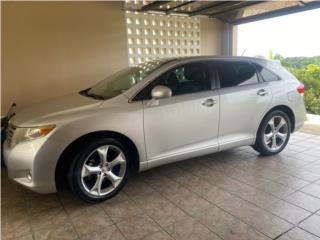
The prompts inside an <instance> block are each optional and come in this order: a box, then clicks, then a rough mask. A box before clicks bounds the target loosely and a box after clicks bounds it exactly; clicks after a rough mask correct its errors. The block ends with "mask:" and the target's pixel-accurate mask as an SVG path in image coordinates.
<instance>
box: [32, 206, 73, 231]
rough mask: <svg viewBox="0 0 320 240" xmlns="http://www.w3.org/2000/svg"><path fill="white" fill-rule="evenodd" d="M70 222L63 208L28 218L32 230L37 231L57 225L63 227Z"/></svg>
mask: <svg viewBox="0 0 320 240" xmlns="http://www.w3.org/2000/svg"><path fill="white" fill-rule="evenodd" d="M69 222H70V219H69V218H68V216H67V214H66V212H65V211H64V209H63V208H61V207H60V208H52V209H49V210H47V211H42V212H40V213H38V214H35V215H33V216H32V217H31V218H30V224H31V227H32V229H33V230H34V231H35V230H39V229H42V228H50V227H54V226H59V225H65V224H67V223H69Z"/></svg>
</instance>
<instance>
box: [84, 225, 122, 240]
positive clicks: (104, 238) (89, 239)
mask: <svg viewBox="0 0 320 240" xmlns="http://www.w3.org/2000/svg"><path fill="white" fill-rule="evenodd" d="M81 240H125V237H124V236H123V235H122V234H121V232H120V231H119V229H118V228H117V227H116V226H115V225H113V226H108V227H105V228H103V230H100V231H97V232H93V233H89V234H87V235H85V236H82V237H81Z"/></svg>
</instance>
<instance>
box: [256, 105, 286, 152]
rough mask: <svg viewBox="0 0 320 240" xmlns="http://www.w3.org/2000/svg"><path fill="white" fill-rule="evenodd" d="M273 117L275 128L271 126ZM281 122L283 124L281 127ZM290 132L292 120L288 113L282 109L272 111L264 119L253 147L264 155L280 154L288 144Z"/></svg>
mask: <svg viewBox="0 0 320 240" xmlns="http://www.w3.org/2000/svg"><path fill="white" fill-rule="evenodd" d="M272 119H273V123H274V127H273V129H272V127H271V126H272ZM283 121H284V122H285V124H284V122H283ZM280 122H281V124H283V125H282V127H280V128H279V126H280V125H281V124H280ZM279 124H280V125H279ZM278 128H279V129H278ZM290 133H291V122H290V119H289V117H288V115H287V114H286V113H285V112H282V111H280V110H275V111H272V112H270V113H268V114H267V115H266V116H265V117H264V119H263V120H262V122H261V124H260V126H259V129H258V133H257V136H256V142H255V144H254V145H253V146H252V147H253V148H254V150H256V151H257V152H259V153H260V154H261V155H263V156H270V155H275V154H278V153H280V152H281V151H282V150H283V149H284V148H285V147H286V145H287V144H288V141H289V139H290ZM270 136H271V137H270ZM284 136H285V138H284ZM274 143H275V144H274Z"/></svg>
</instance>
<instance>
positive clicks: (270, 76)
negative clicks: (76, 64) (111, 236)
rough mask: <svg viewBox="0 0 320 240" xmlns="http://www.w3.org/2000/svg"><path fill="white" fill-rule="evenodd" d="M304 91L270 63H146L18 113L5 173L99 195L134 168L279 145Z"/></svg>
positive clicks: (46, 188) (294, 122) (295, 121)
mask: <svg viewBox="0 0 320 240" xmlns="http://www.w3.org/2000/svg"><path fill="white" fill-rule="evenodd" d="M303 92H304V87H303V85H302V84H301V83H300V82H299V81H298V80H297V79H296V78H295V77H294V76H293V75H291V74H290V73H289V72H288V71H286V70H285V69H284V68H283V67H282V66H281V65H280V64H279V63H278V62H275V61H268V60H264V59H257V58H245V57H188V58H179V59H166V60H161V61H152V62H147V63H144V64H141V65H138V66H135V67H128V68H126V69H124V70H122V71H120V72H117V73H116V74H113V75H112V76H110V77H108V78H106V79H104V80H103V81H101V82H99V83H98V84H96V85H95V86H93V87H91V88H88V89H86V90H83V91H81V92H80V93H76V94H72V95H68V96H64V97H59V98H55V99H52V100H50V101H47V102H43V103H41V104H39V105H37V106H34V107H32V108H29V109H26V110H25V111H21V112H18V113H17V114H16V116H14V117H13V118H12V119H11V120H10V124H9V128H8V132H7V135H8V138H7V140H6V142H5V143H4V156H5V163H6V165H7V168H8V174H9V177H10V178H12V179H13V180H14V181H16V182H18V183H20V184H22V185H24V186H25V187H27V188H29V189H31V190H33V191H36V192H40V193H51V192H55V191H56V185H57V182H59V180H62V181H64V180H66V181H67V182H68V183H69V186H70V188H71V190H72V191H73V192H74V193H75V194H76V195H77V196H79V197H80V198H82V199H83V200H85V201H89V202H99V201H103V200H106V199H108V198H111V197H112V196H114V195H115V194H117V193H118V192H119V191H120V190H121V188H122V187H123V186H124V184H125V182H126V180H127V177H128V174H129V173H132V172H137V171H143V170H146V169H150V168H153V167H156V166H160V165H163V164H167V163H172V162H175V161H179V160H183V159H186V158H192V157H196V156H200V155H205V154H210V153H214V152H217V151H223V150H225V149H229V148H234V147H239V146H244V145H251V146H252V147H253V148H254V149H255V150H256V151H258V152H260V153H261V155H272V154H277V153H279V152H281V151H282V150H283V149H284V147H285V146H286V145H287V143H288V140H289V137H290V134H291V133H292V132H294V131H295V130H297V129H298V128H299V127H301V126H302V125H303V122H304V117H305V107H304V102H303Z"/></svg>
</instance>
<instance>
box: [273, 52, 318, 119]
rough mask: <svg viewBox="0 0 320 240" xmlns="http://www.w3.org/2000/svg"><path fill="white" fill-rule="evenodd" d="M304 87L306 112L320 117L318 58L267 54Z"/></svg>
mask: <svg viewBox="0 0 320 240" xmlns="http://www.w3.org/2000/svg"><path fill="white" fill-rule="evenodd" d="M269 57H270V58H271V59H274V60H279V61H280V62H281V64H282V65H283V66H284V67H286V68H287V69H288V70H289V71H290V72H291V73H292V74H293V75H295V77H296V78H297V79H298V80H299V81H301V82H302V83H303V84H304V86H305V95H304V102H305V106H306V109H307V111H308V112H310V113H314V114H319V115H320V56H315V57H290V58H284V57H282V56H281V55H280V54H274V53H273V52H272V51H270V52H269Z"/></svg>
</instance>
